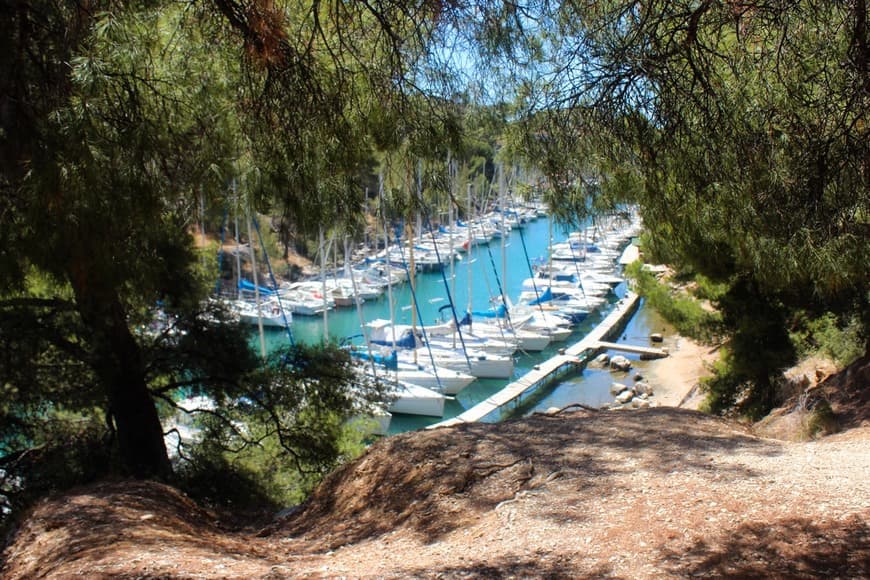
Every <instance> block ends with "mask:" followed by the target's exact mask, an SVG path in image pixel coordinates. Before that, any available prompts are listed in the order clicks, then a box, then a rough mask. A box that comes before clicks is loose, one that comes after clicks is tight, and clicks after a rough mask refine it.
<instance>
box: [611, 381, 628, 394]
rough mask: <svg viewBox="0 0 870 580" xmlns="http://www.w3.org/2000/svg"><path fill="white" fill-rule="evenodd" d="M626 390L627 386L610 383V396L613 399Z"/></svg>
mask: <svg viewBox="0 0 870 580" xmlns="http://www.w3.org/2000/svg"><path fill="white" fill-rule="evenodd" d="M627 390H628V386H626V385H623V384H622V383H610V394H611V395H613V396H614V397H615V396H616V395H618V394H619V393H622V392H624V391H627Z"/></svg>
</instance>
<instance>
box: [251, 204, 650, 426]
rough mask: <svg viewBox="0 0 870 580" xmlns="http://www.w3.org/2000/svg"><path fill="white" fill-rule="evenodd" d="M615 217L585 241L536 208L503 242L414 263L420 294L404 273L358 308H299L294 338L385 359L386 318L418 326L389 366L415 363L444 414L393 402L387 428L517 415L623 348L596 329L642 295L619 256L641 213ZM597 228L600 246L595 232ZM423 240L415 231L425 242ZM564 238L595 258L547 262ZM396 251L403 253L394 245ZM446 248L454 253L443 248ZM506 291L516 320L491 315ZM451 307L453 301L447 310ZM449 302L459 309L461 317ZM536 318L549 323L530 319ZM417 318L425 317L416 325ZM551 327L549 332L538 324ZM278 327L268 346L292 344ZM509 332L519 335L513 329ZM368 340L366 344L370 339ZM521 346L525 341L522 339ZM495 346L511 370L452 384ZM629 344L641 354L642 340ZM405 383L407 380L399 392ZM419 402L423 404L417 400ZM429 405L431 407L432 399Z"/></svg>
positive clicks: (314, 283)
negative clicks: (630, 284) (410, 343)
mask: <svg viewBox="0 0 870 580" xmlns="http://www.w3.org/2000/svg"><path fill="white" fill-rule="evenodd" d="M614 222H617V220H614ZM617 223H620V225H621V228H622V229H619V228H617V227H615V226H613V225H609V226H608V227H609V233H613V232H619V233H621V234H622V235H621V236H618V237H617V236H613V237H608V236H607V235H604V233H606V232H608V229H607V228H606V227H603V226H601V225H600V224H597V225H596V226H595V228H601V233H597V232H598V230H597V229H595V232H596V233H595V234H593V233H592V232H593V229H594V228H593V226H592V224H591V223H590V224H589V226H588V228H587V230H586V233H585V234H583V235H584V236H589V238H590V241H589V243H588V244H587V243H586V242H582V241H578V240H582V238H581V237H579V234H578V233H576V232H568V231H566V230H563V229H561V228H558V227H554V226H553V225H552V224H550V222H549V218H547V217H546V216H537V217H536V219H534V220H531V219H530V220H528V221H526V222H525V223H524V224H522V226H521V227H519V226H518V227H515V228H510V229H506V230H505V232H504V233H505V235H504V238H503V239H498V238H496V239H491V240H490V243H488V244H486V243H482V242H478V243H476V244H470V245H469V247H467V248H466V249H465V251H464V252H462V253H459V254H458V255H456V256H454V260H455V261H453V262H448V263H446V264H444V265H443V267H441V268H437V267H436V268H433V267H432V266H431V265H429V266H427V270H424V271H420V270H419V269H418V271H417V272H415V277H416V288H415V291H414V292H412V291H411V288H410V284H408V283H401V282H399V283H396V284H394V285H392V286H391V287H390V290H389V294H390V296H389V298H388V296H387V293H386V292H385V293H384V294H382V295H380V296H373V297H370V298H368V299H366V300H364V301H360V303H359V305H358V306H357V307H356V308H355V307H354V306H353V305H351V306H349V307H345V308H340V307H336V306H332V307H331V308H328V309H326V310H324V309H320V310H319V311H318V312H317V314H316V315H313V316H312V315H305V314H301V315H299V313H297V312H293V314H294V316H293V318H292V335H293V337H294V338H295V339H296V340H300V341H305V342H309V343H311V342H318V341H321V340H325V339H326V340H332V341H336V342H341V343H344V344H348V345H353V346H352V347H351V348H354V349H355V351H356V352H357V353H359V354H360V355H362V357H363V358H367V357H368V356H373V357H375V358H378V359H384V358H386V357H388V356H390V351H391V348H390V347H391V346H392V345H391V344H389V343H390V339H389V338H388V337H389V333H390V327H391V326H395V327H396V329H397V331H402V332H406V334H405V337H406V338H410V335H411V332H410V331H409V329H410V328H411V327H412V324H416V325H417V326H416V328H417V329H418V339H417V340H418V341H419V342H420V344H418V345H417V346H418V348H417V349H415V350H414V349H412V350H402V349H400V348H396V349H395V350H396V351H398V353H399V355H400V356H399V358H398V361H399V366H400V367H402V369H403V370H402V371H400V372H398V371H394V372H397V373H398V374H394V375H392V376H394V377H396V378H397V379H398V377H399V374H402V375H403V376H410V373H412V372H416V376H415V377H414V378H413V379H412V380H413V381H414V382H415V383H416V384H417V385H423V384H425V385H426V388H428V389H431V390H432V391H435V392H436V393H439V392H440V393H443V394H444V395H446V397H444V398H443V400H442V402H443V412H438V413H437V415H435V416H427V415H426V414H425V413H426V412H422V413H419V414H418V413H415V412H414V411H410V414H409V411H408V409H409V407H408V404H407V403H408V401H406V400H402V401H397V404H395V405H394V406H393V407H392V408H391V409H390V410H391V412H392V413H393V416H392V419H391V422H390V426H389V432H390V433H398V432H402V431H407V430H415V429H420V428H424V427H429V426H433V425H437V424H443V423H445V422H451V421H467V420H485V421H498V420H501V419H503V418H505V417H508V416H511V415H512V414H514V413H517V412H522V409H523V408H524V406H525V405H526V404H527V403H528V401H530V400H534V399H535V398H539V397H541V396H542V395H546V393H547V392H548V390H549V389H551V386H552V385H553V384H554V383H557V382H558V380H559V379H561V378H563V377H570V376H576V375H577V374H578V373H579V372H580V371H581V370H582V366H583V364H584V363H585V361H586V360H588V357H589V352H587V351H598V350H601V349H604V348H616V347H612V346H611V345H608V344H599V343H601V342H602V341H603V340H604V339H605V338H611V336H610V335H609V334H608V335H607V336H605V335H604V334H602V333H600V332H598V331H597V329H599V328H602V327H612V328H617V327H618V325H612V324H611V322H610V321H611V320H612V318H613V316H617V315H619V317H620V320H621V321H622V317H624V316H627V314H626V313H627V312H628V311H629V310H631V309H628V308H625V305H626V304H632V305H635V306H633V307H636V300H637V299H636V297H634V296H633V295H632V294H631V293H629V292H628V290H627V287H626V284H625V282H624V281H623V280H622V278H621V277H620V273H621V265H620V263H619V262H620V258H621V257H623V258H624V256H625V255H627V254H631V253H632V252H633V251H634V250H633V249H632V248H635V247H634V246H632V245H630V241H631V238H632V236H633V235H634V234H635V233H636V232H637V231H638V224H637V223H636V222H635V223H630V222H629V221H628V220H626V219H624V218H622V221H621V222H617ZM464 235H468V234H464ZM593 235H594V243H593V242H592V241H591V240H592V238H593ZM424 239H425V238H422V239H419V240H418V245H419V244H420V243H422V241H423V240H424ZM566 240H567V241H568V243H570V245H571V246H572V247H573V249H572V251H573V252H575V254H576V253H577V252H578V250H579V251H581V252H582V253H583V255H584V256H588V257H589V259H588V260H585V259H578V260H577V261H576V262H563V263H560V264H557V265H556V264H554V262H552V260H549V259H548V258H549V253H550V250H551V248H552V247H554V246H556V245H558V244H560V243H566ZM447 241H448V242H449V240H447ZM432 245H437V246H438V247H441V246H443V245H444V240H438V241H437V242H433V243H432ZM626 248H629V249H628V250H626ZM393 253H397V252H396V251H395V250H393ZM444 255H445V256H446V255H448V254H447V252H445V253H444ZM405 259H406V260H407V257H406V258H405ZM396 266H397V264H393V271H392V272H391V273H390V274H391V275H392V276H393V277H395V273H396V272H397V271H398V272H399V273H405V274H406V275H407V274H410V272H409V271H408V270H407V269H405V270H404V272H403V269H401V268H399V267H396ZM398 266H402V264H398ZM499 266H500V267H499ZM371 267H372V265H371V264H369V268H371ZM405 267H406V268H407V264H405ZM357 283H358V282H357ZM322 285H323V282H322V281H319V280H309V281H305V282H302V283H301V284H300V283H296V284H295V285H294V288H296V289H298V288H300V287H308V288H317V287H321V288H322ZM530 289H531V290H530ZM545 293H546V294H547V295H548V296H549V298H547V299H543V300H542V301H540V302H537V301H535V300H534V297H538V298H541V297H542V296H543V295H544V294H545ZM503 295H504V296H506V297H507V298H508V301H509V302H508V303H509V304H510V308H509V309H507V310H508V314H507V318H508V319H509V324H510V325H511V326H510V327H509V326H508V321H507V320H504V319H502V320H501V321H500V320H499V318H498V317H497V316H495V315H494V314H492V313H493V312H495V311H496V310H497V308H496V306H497V305H498V304H501V303H502V298H501V297H502V296H503ZM524 295H525V297H523V296H524ZM529 295H531V296H532V297H533V299H532V300H529V298H528V297H529ZM517 296H519V297H520V298H519V300H518V302H517V303H516V304H513V303H512V302H511V297H517ZM536 302H537V303H536ZM451 305H452V306H453V308H450V306H451ZM391 306H392V308H391ZM451 310H455V311H456V315H455V318H454V316H453V314H452V312H451ZM469 313H474V316H473V319H472V321H471V328H469V327H468V326H463V325H461V324H460V331H461V332H458V333H457V332H455V322H457V321H460V319H462V317H463V316H465V315H466V314H469ZM533 315H534V316H533ZM487 316H491V318H486V317H487ZM532 320H534V323H535V324H538V325H543V326H532V322H531V321H532ZM421 321H424V322H425V323H426V324H425V325H423V324H421ZM544 321H546V324H544ZM523 322H525V323H526V324H528V326H524V327H523V329H522V330H520V329H519V324H520V323H523ZM623 322H624V321H623ZM548 325H549V329H548V330H542V328H545V327H547V326H548ZM472 329H473V332H472ZM526 329H528V330H526ZM281 330H282V329H280V328H275V329H271V330H270V329H269V328H266V329H265V330H264V335H265V342H266V344H267V348H269V349H272V348H277V347H278V346H280V345H282V344H286V341H287V334H286V333H284V332H282V331H281ZM361 331H362V332H361ZM373 332H378V333H380V334H379V336H380V337H381V341H380V342H381V344H379V345H375V344H373V343H374V342H375V341H372V336H371V334H369V333H373ZM487 332H491V333H492V334H487ZM508 332H512V333H513V334H511V336H508V334H507V333H508ZM542 332H547V333H549V337H548V338H544V337H543V336H542V334H541V333H542ZM442 333H443V335H442ZM523 333H526V335H525V336H524V335H523ZM613 333H618V329H617V330H612V332H611V334H613ZM424 335H425V336H424ZM366 336H368V341H367V340H366ZM529 338H534V340H536V341H537V343H535V342H534V341H532V342H526V343H523V341H524V340H528V339H529ZM392 340H396V339H395V338H393V339H392ZM475 341H478V342H477V343H475ZM367 342H368V343H370V344H371V347H366V346H365V345H366V344H367ZM472 344H478V346H481V345H482V347H484V348H487V351H488V352H489V351H492V352H493V353H498V354H487V355H483V354H482V352H481V353H474V354H472V353H473V351H472V350H471V348H472V346H471V345H472ZM521 344H524V345H526V346H528V348H521V347H520V345H521ZM436 345H440V346H437V347H436ZM568 345H570V346H568ZM461 346H466V347H467V349H468V350H467V351H466V353H467V354H466V355H465V356H464V357H463V356H462V355H461V354H459V355H455V358H452V359H451V360H450V361H449V360H448V359H446V358H443V357H447V356H453V355H448V352H449V351H450V349H451V347H452V348H454V349H456V351H457V352H462V350H463V349H462V348H461ZM475 348H476V347H475ZM495 348H498V349H505V348H508V352H509V353H512V354H507V355H506V356H507V359H508V361H509V362H510V363H511V367H509V368H508V369H507V370H505V371H498V373H497V374H489V375H486V374H485V373H486V372H487V371H481V372H479V373H478V374H477V375H476V376H472V377H470V380H471V381H473V382H471V383H470V384H467V382H465V381H464V382H465V384H464V385H463V384H461V383H460V384H459V386H449V384H453V382H455V381H454V380H452V379H453V377H452V376H448V375H447V374H446V373H455V374H457V375H464V376H467V373H468V371H469V369H471V370H472V374H473V375H474V374H475V370H474V369H475V368H478V369H480V368H481V367H480V365H481V364H484V363H485V361H483V358H484V357H488V358H492V359H493V360H496V359H497V358H498V357H503V356H505V355H504V354H502V353H501V351H500V350H498V351H496V350H493V349H495ZM626 348H631V347H626ZM440 349H444V350H443V351H442V350H440ZM632 352H638V351H637V350H636V347H635V348H634V349H633V350H632ZM486 364H487V365H490V366H489V367H487V368H492V364H495V363H493V362H489V363H486ZM499 364H501V363H499ZM469 365H470V366H469ZM366 366H367V367H368V363H367V364H366ZM436 369H439V370H436ZM502 373H503V374H502ZM424 375H427V376H424ZM385 376H390V375H385ZM487 376H489V377H491V378H486V377H487ZM442 377H444V378H445V379H446V378H450V379H451V381H450V383H449V384H448V381H447V380H443V384H441V385H440V386H439V383H440V382H442ZM401 380H404V379H401ZM427 381H428V382H427ZM465 385H467V386H465ZM405 391H406V389H402V392H405ZM431 398H432V397H429V399H431ZM436 399H438V397H436ZM508 403H509V404H508ZM421 408H424V407H423V406H422V403H421ZM425 408H427V409H431V408H433V407H432V406H431V404H429V403H427V406H426V407H425ZM402 411H403V412H402ZM472 418H473V419H472Z"/></svg>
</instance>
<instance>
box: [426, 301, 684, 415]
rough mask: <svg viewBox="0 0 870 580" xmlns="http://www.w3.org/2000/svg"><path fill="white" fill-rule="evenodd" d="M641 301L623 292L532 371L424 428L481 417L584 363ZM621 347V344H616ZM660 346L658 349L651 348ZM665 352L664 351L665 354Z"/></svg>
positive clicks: (616, 333) (615, 334) (598, 350)
mask: <svg viewBox="0 0 870 580" xmlns="http://www.w3.org/2000/svg"><path fill="white" fill-rule="evenodd" d="M639 304H640V298H639V297H638V296H637V294H635V293H634V292H631V291H628V292H626V295H625V298H623V299H622V300H620V301H619V302H617V303H616V305H615V306H614V307H613V310H612V311H611V312H610V314H608V315H607V317H606V318H605V319H604V320H602V321H601V322H600V323H599V324H598V325H597V326H596V327H595V328H593V329H592V331H590V332H589V333H588V334H587V335H586V336H584V337H583V338H582V339H581V340H580V341H578V342H576V343H574V344H573V345H571V346H570V347H568V348H566V349H563V350H560V351H559V354H557V355H556V356H554V357H552V358H550V359H548V360H546V361H544V362H542V363H541V364H539V365H535V368H533V369H532V370H531V371H529V372H527V373H526V374H524V375H523V376H522V377H520V378H519V379H517V380H515V381H514V382H512V383H510V384H508V385H506V386H505V387H504V388H503V389H502V390H500V391H499V392H497V393H495V394H494V395H492V396H491V397H489V398H488V399H486V400H485V401H481V402H480V403H478V404H477V405H475V406H474V407H472V408H470V409H468V410H467V411H465V412H464V413H462V414H460V415H457V416H456V417H453V418H451V419H446V420H444V421H441V422H440V423H436V424H434V425H430V426H429V427H427V429H435V428H437V427H448V426H451V425H458V424H460V423H474V422H476V421H480V420H482V419H483V418H484V417H486V416H487V415H489V414H491V413H493V412H495V411H498V410H499V409H500V408H501V407H503V406H505V405H507V404H508V403H512V402H515V401H518V400H519V399H520V398H521V397H522V396H523V395H524V394H526V393H527V392H530V391H533V390H535V389H537V388H540V387H543V386H546V385H548V384H550V383H552V382H553V381H554V380H556V379H557V378H559V377H561V376H564V375H565V374H567V373H568V372H569V371H573V370H575V369H576V367H582V366H583V365H585V364H586V363H587V362H588V361H589V360H590V359H591V358H593V357H594V355H595V354H596V353H598V352H600V351H601V350H604V349H606V348H610V347H609V346H604V345H611V344H613V343H608V342H603V341H606V340H607V339H608V338H612V337H613V336H618V335H619V332H620V331H621V329H622V328H623V327H624V325H625V323H626V322H627V320H628V319H629V318H630V317H631V315H632V314H634V312H635V310H637V307H638V305H639ZM615 346H619V347H622V346H623V345H615ZM654 350H660V349H654ZM665 356H667V355H665Z"/></svg>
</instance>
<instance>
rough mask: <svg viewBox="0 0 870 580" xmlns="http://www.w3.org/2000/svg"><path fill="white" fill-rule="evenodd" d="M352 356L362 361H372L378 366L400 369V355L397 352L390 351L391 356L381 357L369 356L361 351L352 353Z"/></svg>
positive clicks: (376, 355) (377, 355)
mask: <svg viewBox="0 0 870 580" xmlns="http://www.w3.org/2000/svg"><path fill="white" fill-rule="evenodd" d="M350 355H351V356H354V357H356V358H358V359H361V360H371V361H374V362H376V363H377V364H379V365H381V366H383V367H385V368H388V369H396V368H399V355H397V354H396V351H394V350H392V351H390V355H389V356H381V355H379V354H371V355H370V354H369V353H367V352H362V351H359V350H352V351H350Z"/></svg>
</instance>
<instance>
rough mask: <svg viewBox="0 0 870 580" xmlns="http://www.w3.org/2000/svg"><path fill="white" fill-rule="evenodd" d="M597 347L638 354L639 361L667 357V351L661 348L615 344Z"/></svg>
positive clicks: (602, 342) (606, 343)
mask: <svg viewBox="0 0 870 580" xmlns="http://www.w3.org/2000/svg"><path fill="white" fill-rule="evenodd" d="M598 346H599V347H600V348H601V349H603V350H618V351H621V352H629V353H632V354H639V355H640V360H652V359H656V358H665V357H666V356H668V351H666V350H665V349H663V348H653V347H651V346H637V345H634V344H617V343H615V342H604V341H601V342H599V343H598Z"/></svg>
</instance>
